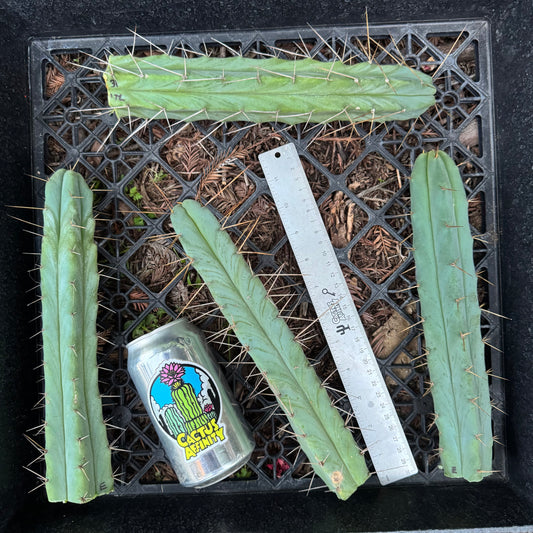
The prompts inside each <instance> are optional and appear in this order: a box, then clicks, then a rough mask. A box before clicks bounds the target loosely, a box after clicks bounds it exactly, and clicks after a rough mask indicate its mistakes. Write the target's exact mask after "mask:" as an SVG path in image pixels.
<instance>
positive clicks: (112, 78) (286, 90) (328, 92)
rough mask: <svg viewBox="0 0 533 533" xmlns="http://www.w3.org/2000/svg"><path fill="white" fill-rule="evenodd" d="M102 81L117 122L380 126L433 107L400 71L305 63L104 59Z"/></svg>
mask: <svg viewBox="0 0 533 533" xmlns="http://www.w3.org/2000/svg"><path fill="white" fill-rule="evenodd" d="M104 80H105V83H106V86H107V92H108V102H109V105H110V106H111V108H112V109H114V111H115V113H116V114H117V115H118V117H119V118H121V117H128V118H131V117H138V118H146V119H152V118H159V119H169V118H173V119H178V120H182V121H185V122H190V121H194V120H205V119H207V120H214V121H221V122H226V121H235V120H241V121H249V122H257V123H261V122H273V121H276V122H283V123H286V124H298V123H326V122H331V121H333V120H341V121H349V122H361V121H365V120H366V121H370V120H371V121H376V122H384V121H387V120H407V119H410V118H416V117H418V116H419V115H421V114H422V113H423V112H424V111H425V110H426V109H427V108H428V107H430V106H432V105H434V103H435V97H434V94H435V87H434V86H433V83H432V79H431V77H430V76H428V75H426V74H423V73H421V72H418V71H415V70H412V69H410V68H409V67H407V66H404V65H377V64H371V63H357V64H354V65H348V64H345V63H343V62H342V61H334V62H329V63H326V62H323V61H317V60H314V59H310V58H306V59H301V60H288V59H278V58H268V59H251V58H245V57H228V58H216V57H196V58H192V59H191V58H182V57H176V56H168V55H155V56H150V57H144V58H138V57H133V56H131V55H125V56H119V55H111V56H110V57H109V59H108V65H107V68H106V71H105V73H104Z"/></svg>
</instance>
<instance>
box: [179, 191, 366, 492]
mask: <svg viewBox="0 0 533 533" xmlns="http://www.w3.org/2000/svg"><path fill="white" fill-rule="evenodd" d="M171 219H172V224H173V226H174V229H175V231H176V232H177V234H178V236H179V239H180V242H181V245H182V246H183V249H184V250H185V252H186V253H187V254H188V255H189V256H190V257H191V258H193V265H194V268H195V269H196V270H197V271H198V272H199V274H200V275H201V276H202V279H203V280H204V281H205V282H206V284H207V286H208V287H209V289H210V291H211V294H212V296H213V298H214V300H215V301H216V302H217V303H218V305H219V306H220V309H221V310H222V313H223V314H224V316H225V318H226V319H227V320H228V322H229V323H230V324H231V325H232V326H233V328H234V331H235V334H236V336H237V337H238V339H239V341H240V342H241V344H242V345H243V346H245V347H246V348H247V349H248V351H249V354H250V356H251V357H252V359H253V360H254V362H255V363H256V365H257V367H258V368H259V370H260V371H261V373H262V374H263V375H264V376H265V378H266V379H267V381H268V383H269V385H270V387H271V389H272V391H273V393H274V395H275V396H276V398H277V400H278V403H279V405H280V406H281V408H282V409H283V411H284V412H285V414H286V415H287V417H288V419H289V422H290V424H291V426H292V430H293V432H294V433H295V434H296V435H297V439H298V442H299V443H300V445H301V447H302V450H303V451H304V452H305V454H306V455H307V457H308V459H309V461H310V462H311V465H312V466H313V469H314V470H315V472H316V473H317V475H318V476H320V478H321V479H322V480H323V481H324V482H325V483H326V485H327V486H328V487H329V488H330V489H331V490H332V491H333V492H335V493H336V495H337V496H338V497H339V498H340V499H343V500H344V499H346V498H348V497H349V496H350V495H351V494H352V493H353V492H354V491H355V490H356V489H357V487H358V486H359V485H361V484H362V483H364V482H365V480H366V479H367V477H368V475H369V473H368V470H367V467H366V463H365V459H364V457H363V455H362V454H361V451H360V450H359V449H358V447H357V446H356V444H355V441H354V439H353V436H352V434H351V432H350V431H349V430H348V429H347V428H346V427H345V425H344V422H343V420H342V418H341V416H340V415H339V413H338V411H337V410H336V409H335V408H334V407H333V406H332V404H331V399H330V398H329V396H328V393H327V391H326V389H325V388H324V387H323V386H321V383H320V380H319V379H318V377H317V375H316V373H315V371H314V370H313V369H312V367H311V366H310V364H309V362H308V360H307V358H306V357H305V354H304V353H303V350H302V348H301V346H300V345H299V344H298V343H297V342H296V341H295V339H294V336H293V334H292V333H291V331H290V330H289V328H288V326H287V324H286V323H285V321H284V320H283V319H282V318H281V317H280V316H279V312H278V309H277V308H276V306H275V305H274V304H273V302H272V301H271V300H270V298H269V297H268V295H267V292H266V290H265V288H264V286H263V284H262V283H261V281H260V280H259V278H257V277H256V276H254V274H253V273H252V271H251V269H250V267H249V265H248V264H247V263H246V261H245V260H244V259H243V257H242V256H241V255H240V254H239V253H238V251H237V248H236V247H235V245H234V244H233V242H232V240H231V238H230V236H229V234H228V233H227V232H225V231H223V230H221V227H220V225H219V223H218V221H217V219H216V217H215V216H214V215H213V214H212V213H211V212H210V211H209V209H208V208H206V207H202V206H201V205H200V204H199V203H197V202H195V201H193V200H185V201H184V202H183V203H182V204H181V205H178V206H176V207H175V208H174V210H173V212H172V214H171Z"/></svg>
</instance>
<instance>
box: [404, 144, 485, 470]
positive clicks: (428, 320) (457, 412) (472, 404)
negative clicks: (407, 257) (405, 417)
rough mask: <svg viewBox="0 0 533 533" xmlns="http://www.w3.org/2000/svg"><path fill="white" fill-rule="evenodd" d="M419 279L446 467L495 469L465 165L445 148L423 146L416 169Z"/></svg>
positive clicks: (413, 183)
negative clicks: (429, 149) (463, 176)
mask: <svg viewBox="0 0 533 533" xmlns="http://www.w3.org/2000/svg"><path fill="white" fill-rule="evenodd" d="M411 206H412V216H411V221H412V225H413V246H414V258H415V264H416V279H417V284H418V294H419V297H420V306H421V314H422V318H423V325H424V337H425V342H426V350H427V360H428V367H429V373H430V378H431V381H432V383H433V385H432V388H431V393H432V395H433V401H434V405H435V414H436V416H437V420H436V424H437V427H438V430H439V448H440V450H441V451H440V455H441V461H442V465H443V467H444V474H445V475H446V476H448V477H461V478H464V479H466V480H468V481H480V480H481V479H482V478H483V477H485V476H487V475H488V474H489V473H490V471H491V466H492V441H493V439H492V427H491V403H490V397H489V385H488V377H487V374H486V369H485V355H484V354H485V350H484V344H483V342H482V338H481V330H480V315H481V312H480V307H479V304H478V297H477V277H476V271H475V267H474V260H473V239H472V235H471V233H470V226H469V222H468V202H467V198H466V194H465V189H464V186H463V182H462V180H461V176H460V174H459V170H458V168H457V167H456V165H455V164H454V162H453V161H452V159H451V158H450V157H449V156H448V155H447V154H446V153H444V152H441V151H432V152H429V153H424V154H421V155H420V156H419V157H418V158H417V159H416V162H415V165H414V168H413V172H412V177H411Z"/></svg>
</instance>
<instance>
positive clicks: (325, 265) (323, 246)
mask: <svg viewBox="0 0 533 533" xmlns="http://www.w3.org/2000/svg"><path fill="white" fill-rule="evenodd" d="M259 161H260V163H261V167H262V168H263V172H264V174H265V177H266V180H267V182H268V185H269V187H270V191H271V194H272V197H273V199H274V202H275V204H276V207H277V209H278V213H279V216H280V218H281V221H282V222H283V226H284V228H285V232H286V234H287V237H288V239H289V242H290V244H291V247H292V250H293V253H294V256H295V258H296V261H297V262H298V265H299V267H300V271H301V273H302V275H303V279H304V281H305V285H306V287H307V290H308V292H309V296H310V298H311V301H312V302H313V306H314V308H315V311H316V314H317V316H318V318H319V321H320V325H321V327H322V330H323V331H324V336H325V337H326V340H327V343H328V346H329V349H330V351H331V354H332V356H333V359H334V361H335V364H336V365H337V369H338V371H339V375H340V377H341V379H342V383H343V385H344V388H345V390H346V393H347V395H348V399H349V401H350V404H351V406H352V409H353V411H354V414H355V417H356V419H357V425H358V427H359V428H360V429H361V432H362V434H363V438H364V440H365V444H366V447H367V449H368V452H369V454H370V457H371V459H372V462H373V464H374V468H375V470H376V473H377V476H378V478H379V481H380V482H381V484H382V485H386V484H388V483H392V482H394V481H398V480H400V479H403V478H405V477H408V476H411V475H413V474H416V473H417V472H418V468H417V466H416V464H415V461H414V458H413V455H412V453H411V450H410V448H409V444H408V443H407V439H406V437H405V434H404V432H403V429H402V426H401V423H400V420H399V419H398V415H397V413H396V410H395V408H394V404H393V403H392V399H391V397H390V394H389V392H388V390H387V386H386V384H385V380H384V379H383V376H382V374H381V372H380V369H379V366H378V363H377V361H376V358H375V356H374V353H373V351H372V348H371V346H370V343H369V341H368V338H367V336H366V333H365V330H364V328H363V325H362V323H361V320H360V318H359V314H358V313H357V309H356V308H355V305H354V303H353V300H352V298H351V295H350V291H349V289H348V286H347V284H346V281H345V279H344V275H343V273H342V270H341V267H340V265H339V262H338V260H337V256H336V254H335V250H334V249H333V246H332V244H331V241H330V239H329V236H328V233H327V231H326V228H325V226H324V223H323V221H322V217H321V216H320V212H319V209H318V206H317V203H316V201H315V199H314V197H313V193H312V191H311V188H310V186H309V182H308V180H307V176H306V175H305V172H304V169H303V167H302V164H301V162H300V158H299V157H298V152H297V150H296V147H295V145H294V144H292V143H291V144H287V145H284V146H281V147H279V148H276V149H274V150H270V151H269V152H265V153H263V154H260V155H259Z"/></svg>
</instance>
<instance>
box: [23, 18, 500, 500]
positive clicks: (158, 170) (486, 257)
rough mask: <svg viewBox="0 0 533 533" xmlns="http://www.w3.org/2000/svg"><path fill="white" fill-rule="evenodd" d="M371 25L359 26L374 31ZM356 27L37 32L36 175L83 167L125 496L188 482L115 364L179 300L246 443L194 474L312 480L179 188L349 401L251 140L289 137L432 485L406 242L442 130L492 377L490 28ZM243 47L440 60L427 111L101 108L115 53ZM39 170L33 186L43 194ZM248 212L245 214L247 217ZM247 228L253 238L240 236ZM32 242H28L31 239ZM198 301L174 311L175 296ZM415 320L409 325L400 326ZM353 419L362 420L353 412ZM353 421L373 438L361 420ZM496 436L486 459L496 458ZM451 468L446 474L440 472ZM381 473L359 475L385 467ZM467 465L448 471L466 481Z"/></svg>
mask: <svg viewBox="0 0 533 533" xmlns="http://www.w3.org/2000/svg"><path fill="white" fill-rule="evenodd" d="M368 35H369V36H370V39H369V38H368ZM368 35H367V29H366V27H359V26H358V27H343V28H320V29H319V30H318V31H314V30H313V29H310V28H293V29H284V30H276V31H262V32H236V33H210V34H205V35H202V34H183V35H174V36H146V38H147V39H149V41H150V42H148V41H147V40H144V38H141V37H139V36H137V37H135V36H132V35H130V36H127V37H98V38H77V39H54V40H44V41H43V40H35V41H33V42H32V43H31V47H30V55H31V62H30V68H31V70H30V73H31V80H30V81H31V91H32V93H31V94H32V105H33V112H34V114H33V117H34V121H33V157H34V173H35V175H36V176H45V175H48V174H50V172H51V171H53V170H55V169H57V168H60V167H71V166H73V165H76V170H78V171H79V172H81V173H82V174H83V175H84V177H85V178H86V179H87V181H88V183H90V184H91V186H92V187H93V189H94V191H95V213H96V214H97V215H98V223H97V238H98V248H99V261H100V265H101V268H102V274H103V275H102V277H101V282H100V298H101V303H102V305H101V309H100V313H99V318H98V325H99V330H100V332H101V336H102V337H103V338H105V339H106V340H105V341H104V340H103V341H102V342H101V345H100V347H99V349H100V351H99V359H100V363H101V365H102V367H103V369H105V370H103V371H102V372H101V380H102V384H101V389H102V393H103V394H104V395H105V399H104V404H105V405H104V410H105V416H106V418H108V419H110V420H111V423H112V424H113V425H114V426H117V427H121V428H124V429H123V430H122V431H119V430H118V429H110V430H109V438H110V440H111V441H112V442H113V443H114V446H115V447H116V448H118V450H116V451H114V453H113V466H114V469H115V470H116V472H117V477H118V478H119V479H120V481H121V482H120V483H117V486H116V493H117V494H133V493H148V492H178V491H187V490H191V489H185V488H184V487H181V486H180V485H179V483H178V482H177V480H176V478H175V475H174V473H173V471H172V470H171V468H170V467H169V466H168V465H167V464H166V462H165V455H164V452H163V450H162V449H161V448H160V446H159V442H158V439H157V435H156V433H155V431H154V429H153V428H152V426H151V423H150V421H149V419H148V417H147V414H146V411H145V409H144V407H143V405H142V404H141V403H140V401H139V399H138V397H137V394H136V391H135V389H134V388H133V386H132V384H131V382H130V380H129V376H128V373H127V370H126V366H127V354H126V351H125V349H124V346H125V344H127V342H129V340H131V339H132V337H134V336H135V335H138V334H140V333H142V332H144V331H148V330H149V329H151V328H153V327H154V325H156V324H162V323H165V322H166V321H168V320H170V319H171V318H172V317H175V316H177V315H178V314H179V313H181V312H182V313H183V316H186V317H187V318H189V319H190V320H192V321H194V322H196V323H197V324H198V325H199V326H200V327H201V328H202V329H203V330H204V331H205V332H206V335H207V336H208V339H209V340H210V342H211V344H212V345H213V346H214V347H215V348H216V349H217V351H218V353H219V361H220V364H221V365H223V366H224V368H225V370H226V375H227V378H228V381H229V383H230V386H231V388H232V389H233V392H234V395H235V397H236V398H237V399H238V401H239V402H240V404H241V406H242V408H243V412H244V415H245V418H246V420H247V422H248V423H249V424H250V426H251V427H252V429H253V431H254V435H255V439H256V444H257V446H256V450H255V452H254V454H253V456H252V459H251V461H250V463H249V464H248V466H247V467H246V468H245V469H243V470H242V471H241V472H240V473H239V474H237V475H235V476H233V477H232V478H230V479H228V480H226V481H223V482H221V483H219V484H217V485H215V486H212V487H209V488H207V489H204V490H205V491H237V492H244V491H246V492H248V491H270V490H277V489H284V490H307V489H308V488H309V486H310V483H311V487H313V488H318V487H319V485H320V483H319V481H318V480H314V481H313V480H312V475H311V470H310V467H309V465H308V464H307V460H306V458H305V457H304V455H303V454H302V453H300V452H299V450H298V447H297V443H296V441H295V439H294V438H293V437H292V436H291V434H290V432H288V431H286V430H285V427H286V420H285V418H284V416H283V414H282V413H281V411H280V410H279V409H278V408H277V406H276V403H275V401H274V398H273V397H272V395H271V394H270V393H269V390H268V388H267V387H266V386H265V383H264V382H262V381H261V380H260V376H257V374H256V372H254V366H253V364H252V363H251V361H250V360H249V359H248V358H247V356H244V355H243V354H242V353H241V352H240V350H239V347H238V346H236V345H235V338H234V337H233V336H232V334H231V332H226V333H220V332H221V330H223V328H224V327H225V324H224V321H223V319H222V318H221V316H220V314H219V313H217V310H216V306H215V305H214V304H213V302H212V301H211V299H210V296H209V293H208V291H207V290H206V289H205V288H202V284H201V280H200V279H198V278H197V276H196V274H195V273H194V271H193V270H192V269H185V270H184V269H183V266H184V264H185V259H184V254H183V251H182V250H181V248H180V247H179V245H178V244H176V242H175V240H173V239H172V235H170V234H171V233H172V228H171V226H170V221H169V208H170V207H171V206H172V205H173V204H174V203H175V202H176V201H181V200H183V199H185V198H187V197H199V198H201V199H202V200H203V201H210V205H211V207H212V209H213V210H214V211H215V213H216V214H217V215H218V216H219V217H225V219H226V226H230V227H231V229H230V231H231V233H232V235H233V236H234V238H235V240H237V241H238V242H239V243H240V244H242V250H243V251H244V252H245V253H246V257H247V258H248V260H249V261H250V264H251V266H252V268H253V269H254V271H255V272H257V273H258V274H259V275H260V276H262V279H263V281H264V283H265V284H266V285H267V287H268V288H269V290H270V293H271V295H272V297H273V299H274V301H275V302H276V303H277V305H278V307H279V308H283V313H284V315H285V316H287V317H289V318H288V322H289V325H290V326H291V328H292V329H293V331H294V332H295V333H296V334H297V335H298V338H299V339H300V340H301V342H302V343H303V345H304V348H305V351H306V354H307V355H308V357H309V358H310V359H311V361H312V362H313V364H314V365H315V368H316V370H317V372H318V374H319V375H320V377H321V378H322V379H324V380H327V381H328V383H329V385H330V386H331V388H332V390H331V391H330V392H331V394H332V396H333V399H334V400H335V401H336V405H337V406H338V407H339V408H340V409H341V410H342V411H343V412H344V416H346V417H350V414H349V411H350V407H349V404H348V403H347V401H346V400H345V399H343V397H342V385H341V384H340V380H339V378H338V375H337V374H336V372H335V368H334V365H333V362H332V359H331V356H330V354H329V351H328V348H327V345H326V343H325V341H324V338H323V336H322V333H321V332H320V329H319V327H318V326H317V325H316V324H312V323H311V320H312V319H314V318H315V316H314V314H313V310H312V306H311V305H309V301H308V298H307V295H306V293H305V289H304V288H303V286H302V283H301V279H299V277H298V272H299V271H298V267H297V265H296V263H295V261H294V258H293V257H292V253H291V250H290V247H289V245H288V243H287V239H286V236H285V234H284V231H283V227H282V226H281V224H280V221H279V218H278V216H277V212H276V208H275V205H274V204H273V202H272V200H271V198H270V196H269V191H268V187H267V185H266V183H265V180H264V177H263V175H262V172H261V168H260V166H259V164H258V159H257V155H258V154H259V153H261V152H262V151H265V150H268V149H271V148H274V147H276V146H279V145H280V144H285V143H286V142H294V143H295V144H296V146H297V148H298V151H299V153H300V155H301V158H302V160H303V164H304V167H305V170H306V173H307V176H308V178H309V181H310V183H311V186H312V189H313V192H314V194H315V197H316V199H317V202H318V204H319V206H320V210H321V213H322V215H323V218H324V221H325V223H326V226H327V228H328V231H329V234H330V237H331V239H332V242H333V244H334V246H335V248H336V251H337V254H338V258H339V261H340V262H341V265H342V268H343V271H344V273H345V276H346V279H347V281H348V284H349V287H350V289H351V291H352V295H353V297H354V300H355V303H356V305H357V307H358V309H359V312H360V314H361V317H362V320H363V323H364V325H365V329H366V331H367V334H368V335H369V338H370V340H371V343H372V345H373V348H374V351H375V353H376V355H377V357H378V360H379V363H380V366H381V370H382V372H383V374H384V376H385V379H386V383H387V386H388V388H389V391H390V393H391V396H392V398H393V400H394V403H395V406H396V408H397V411H398V414H399V416H400V419H401V421H402V425H403V428H404V430H405V432H406V434H407V438H408V441H409V443H410V445H411V448H412V451H413V454H414V456H415V459H416V462H417V464H418V466H419V474H418V475H416V476H413V477H412V478H409V479H406V480H405V481H404V482H405V483H427V482H429V483H441V482H443V481H444V480H445V478H444V477H443V475H442V473H441V471H440V469H439V468H438V464H439V462H438V454H437V452H436V448H438V434H437V430H436V426H435V424H434V417H433V415H432V400H431V395H430V394H428V393H429V387H430V383H429V377H428V373H427V369H426V365H425V364H424V356H423V355H422V354H423V337H422V336H421V329H420V326H418V325H417V324H416V323H417V322H418V319H417V316H418V304H417V295H416V288H414V285H415V279H414V269H413V266H414V263H413V258H412V255H411V253H410V235H411V229H410V222H409V209H410V203H409V180H408V176H409V174H410V169H411V166H412V164H413V162H414V159H415V157H416V156H417V154H418V153H420V152H421V151H422V150H428V149H431V148H435V147H437V146H438V147H439V148H440V149H443V150H446V151H447V152H448V153H450V155H452V156H453V157H454V159H455V161H456V162H457V163H458V164H459V165H460V168H461V172H462V176H463V178H464V183H465V187H466V190H467V192H468V195H469V199H470V211H471V212H470V220H471V225H472V232H473V233H474V234H476V235H478V236H479V238H478V239H476V240H475V262H476V268H477V270H478V273H479V274H480V277H479V294H480V298H481V301H482V302H483V306H484V307H485V308H486V309H487V310H490V313H489V312H484V313H483V315H482V329H483V335H484V337H485V338H486V339H487V340H488V342H490V344H491V345H492V346H491V347H489V346H487V348H486V359H487V368H491V369H492V372H493V373H494V374H495V375H499V376H501V375H502V355H501V351H500V348H501V325H500V319H499V318H498V316H497V315H495V314H493V313H499V311H500V297H499V289H498V287H499V281H498V249H497V226H496V197H495V190H496V188H495V160H494V149H493V148H494V146H493V139H494V129H493V128H494V123H493V114H492V101H491V94H492V92H491V69H490V46H489V31H488V25H487V23H486V22H480V21H461V22H458V23H450V22H447V23H434V24H433V23H432V24H429V23H428V24H409V25H387V26H370V28H369V34H368ZM163 51H164V52H165V53H170V54H176V55H181V56H183V55H186V56H194V55H196V54H197V53H207V54H212V55H218V56H224V55H231V54H235V53H239V54H243V55H245V56H249V57H263V56H264V55H265V54H266V55H273V54H275V55H279V56H280V57H287V58H295V59H298V58H299V57H302V56H306V55H311V56H312V57H315V58H317V59H320V60H323V61H329V60H331V59H332V58H334V57H335V56H337V57H340V58H342V59H343V60H344V61H356V62H357V61H366V60H368V57H370V58H371V59H372V60H373V61H376V62H379V63H392V62H396V61H405V63H407V64H408V65H410V66H412V67H414V68H417V69H421V70H422V71H424V72H426V73H428V74H431V75H433V77H434V82H435V85H436V87H437V105H436V106H435V107H433V108H432V109H430V110H428V111H427V112H426V113H425V114H424V115H423V116H422V117H421V118H420V119H418V120H416V121H414V120H412V121H406V122H390V123H387V124H386V125H376V124H369V123H366V124H358V125H353V126H352V125H347V124H343V123H333V124H331V125H328V126H327V127H321V126H310V125H306V126H293V127H286V126H284V125H283V124H263V125H260V126H257V125H256V126H250V125H249V124H243V123H238V124H237V123H230V124H227V125H223V126H221V125H216V124H212V123H209V122H201V123H194V124H192V125H189V126H186V127H184V125H183V124H180V123H178V122H176V121H167V120H159V121H152V122H150V123H149V124H148V125H145V127H139V126H140V123H139V122H138V121H137V122H132V123H130V122H129V121H127V120H123V121H122V122H120V123H119V124H117V121H116V119H115V118H114V117H113V116H112V114H111V113H109V112H108V110H107V109H106V107H107V106H106V89H105V86H104V84H103V81H102V79H101V75H100V71H101V70H102V69H103V67H104V62H105V58H106V57H107V56H108V54H110V53H129V52H131V53H133V54H134V55H147V54H151V53H161V52H163ZM42 194H43V187H42V182H40V181H36V188H35V202H36V205H42ZM257 220H259V221H258V222H257V224H255V225H254V224H252V223H251V222H250V221H252V222H254V221H257ZM243 243H244V244H243ZM38 244H39V243H37V245H38ZM192 296H195V299H194V300H193V301H192V303H191V304H190V305H189V306H188V307H187V308H186V309H185V311H183V308H184V306H185V304H186V302H187V301H188V300H189V299H190V298H191V297H192ZM409 326H413V327H412V328H410V327H409ZM490 387H491V395H492V399H493V402H494V405H495V406H496V408H495V409H494V410H493V424H494V434H495V435H497V436H498V439H499V440H500V441H502V439H503V438H504V420H503V415H502V412H501V409H503V407H504V405H503V384H502V381H501V380H499V379H495V378H491V379H490ZM351 424H352V425H355V422H351ZM354 435H355V438H356V439H357V440H358V441H359V443H360V444H361V445H362V447H364V444H363V443H362V441H361V438H360V435H359V434H358V431H357V430H356V429H354ZM504 463H505V455H504V448H503V446H495V449H494V466H493V468H494V470H497V471H499V472H500V473H499V474H494V475H505V471H504V469H505V467H504ZM446 482H447V483H450V480H446ZM376 483H377V480H376V478H375V477H372V478H371V479H370V480H369V481H368V482H367V484H368V485H372V484H376ZM457 483H459V481H457Z"/></svg>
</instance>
